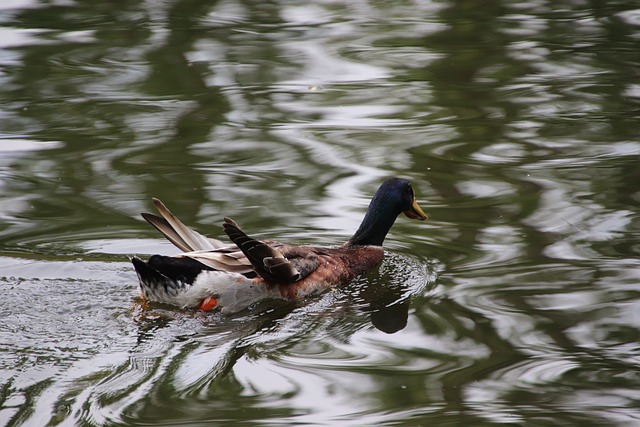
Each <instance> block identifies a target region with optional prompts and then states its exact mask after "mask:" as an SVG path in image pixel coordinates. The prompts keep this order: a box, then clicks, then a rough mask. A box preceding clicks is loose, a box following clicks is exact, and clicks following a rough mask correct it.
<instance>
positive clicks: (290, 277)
mask: <svg viewBox="0 0 640 427" xmlns="http://www.w3.org/2000/svg"><path fill="white" fill-rule="evenodd" d="M223 228H224V231H225V233H227V236H229V238H230V239H231V241H233V243H235V244H236V246H238V248H239V249H240V250H241V251H242V253H243V254H244V255H245V257H246V258H247V260H249V262H250V263H251V265H252V266H253V269H254V270H255V272H256V273H258V275H259V276H260V277H262V278H263V279H265V280H266V281H269V282H275V283H291V282H295V281H296V280H299V279H300V278H301V274H300V272H299V271H298V269H297V268H296V267H295V266H294V265H293V263H291V262H290V261H289V259H287V258H285V256H284V255H283V254H282V253H281V252H280V251H279V250H278V249H277V248H276V247H274V246H271V245H269V244H268V243H265V242H261V241H259V240H256V239H253V238H251V237H249V236H247V235H246V234H245V233H244V231H242V230H241V229H240V227H239V226H238V224H236V223H235V222H234V221H233V220H232V219H230V218H225V219H224V224H223Z"/></svg>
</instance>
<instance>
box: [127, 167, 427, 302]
mask: <svg viewBox="0 0 640 427" xmlns="http://www.w3.org/2000/svg"><path fill="white" fill-rule="evenodd" d="M153 204H154V205H155V207H156V208H157V209H158V212H159V213H160V215H161V216H157V215H154V214H151V213H142V214H141V215H142V217H143V218H144V219H145V220H147V221H148V222H149V223H150V224H151V225H153V226H154V227H155V228H157V229H158V231H160V232H161V233H162V234H163V235H164V236H165V237H166V238H167V239H169V241H171V242H172V243H173V244H174V245H175V246H177V247H178V248H179V249H180V250H182V251H183V253H181V254H179V255H176V256H162V255H153V256H151V258H149V260H148V261H147V262H145V261H142V260H141V259H140V258H137V257H133V258H132V262H133V266H134V267H135V270H136V273H137V275H138V279H139V281H140V293H141V296H142V298H143V299H144V300H146V301H156V302H162V303H168V304H172V305H176V306H181V307H185V308H196V307H197V308H199V309H201V310H205V311H208V310H212V309H215V308H219V309H220V310H221V311H222V313H225V314H228V313H234V312H237V311H240V310H243V309H245V308H247V307H249V306H251V305H252V304H254V303H256V302H258V301H261V300H264V299H270V298H278V299H286V300H293V299H300V298H304V297H307V296H310V295H314V294H317V293H320V292H322V291H323V290H326V289H328V288H331V287H334V286H338V285H341V284H344V283H347V282H349V281H351V280H353V279H354V278H356V277H358V276H359V275H361V274H363V273H365V272H367V271H369V270H371V269H372V268H374V267H375V266H377V265H378V264H380V262H381V261H382V258H383V255H384V250H383V249H382V242H383V241H384V238H385V236H386V235H387V232H388V231H389V229H390V228H391V226H392V225H393V223H394V222H395V220H396V218H397V216H398V215H399V214H400V213H402V212H404V214H405V215H406V216H407V217H409V218H411V219H419V220H426V219H427V215H426V214H425V213H424V212H423V211H422V209H421V208H420V206H419V205H418V203H417V201H416V197H415V194H414V192H413V189H412V188H411V184H410V183H409V181H407V180H406V179H401V178H390V179H387V180H386V181H385V182H383V183H382V185H381V186H380V188H378V190H377V191H376V193H375V195H374V196H373V199H372V200H371V203H370V204H369V208H368V209H367V213H366V214H365V216H364V219H363V220H362V223H361V224H360V227H359V228H358V230H357V231H356V232H355V234H354V235H353V236H352V237H351V238H350V239H349V240H348V241H347V242H346V243H344V244H343V245H341V246H338V247H334V248H327V247H320V246H306V245H305V246H294V245H288V244H284V243H279V242H274V241H259V240H256V239H253V238H251V237H249V236H247V235H246V234H245V233H244V232H243V231H242V230H241V229H240V227H239V226H238V224H236V223H235V222H234V221H233V220H231V219H229V218H224V222H223V229H224V232H225V233H226V234H227V236H228V237H229V238H230V239H231V241H232V242H233V244H225V243H223V242H221V241H219V240H216V239H212V238H208V237H205V236H203V235H202V234H200V233H198V232H196V231H194V230H192V229H191V228H189V227H187V226H185V225H184V224H183V223H182V222H181V221H180V220H178V218H176V217H175V216H174V215H173V214H172V213H171V212H170V211H169V209H167V207H166V206H165V205H164V204H163V203H162V202H161V201H160V200H158V199H155V198H154V199H153Z"/></svg>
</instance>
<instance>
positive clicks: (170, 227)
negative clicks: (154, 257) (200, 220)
mask: <svg viewBox="0 0 640 427" xmlns="http://www.w3.org/2000/svg"><path fill="white" fill-rule="evenodd" d="M152 200H153V204H154V205H155V207H156V209H158V212H160V215H162V217H159V216H158V215H154V214H152V213H146V212H145V213H142V214H141V215H142V217H143V218H144V219H145V220H147V222H148V223H149V224H151V225H153V226H154V227H155V228H156V229H157V230H158V231H159V232H161V233H162V234H163V235H164V237H166V238H167V239H169V241H170V242H171V243H173V244H174V245H176V246H177V247H178V248H179V249H180V250H182V251H184V252H191V251H204V250H212V249H218V248H222V247H223V246H224V243H223V242H221V241H220V240H217V239H211V238H208V237H205V236H203V235H202V234H200V233H198V232H197V231H195V230H192V229H191V228H189V227H187V226H186V225H184V224H183V223H182V222H181V221H180V220H179V219H178V218H177V217H176V216H175V215H174V214H173V213H171V211H170V210H169V209H167V207H166V206H165V205H164V203H162V202H161V201H160V200H159V199H156V198H155V197H154V198H153V199H152Z"/></svg>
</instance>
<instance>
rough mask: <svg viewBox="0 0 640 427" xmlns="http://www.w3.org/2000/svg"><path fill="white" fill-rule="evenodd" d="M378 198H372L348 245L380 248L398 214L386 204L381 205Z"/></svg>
mask: <svg viewBox="0 0 640 427" xmlns="http://www.w3.org/2000/svg"><path fill="white" fill-rule="evenodd" d="M381 202H382V201H381V200H380V199H379V198H378V197H374V198H373V200H371V204H369V209H367V213H366V214H365V216H364V219H363V220H362V223H361V224H360V227H359V228H358V231H356V232H355V234H354V235H353V237H351V238H350V239H349V241H348V242H347V244H349V245H375V246H382V242H384V238H385V237H386V236H387V233H388V232H389V229H390V228H391V226H392V225H393V223H394V222H395V221H396V218H397V217H398V214H399V212H393V211H392V209H391V207H390V206H389V205H388V204H385V203H381Z"/></svg>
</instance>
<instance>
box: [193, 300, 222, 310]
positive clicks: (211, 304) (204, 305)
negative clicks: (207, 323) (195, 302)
mask: <svg viewBox="0 0 640 427" xmlns="http://www.w3.org/2000/svg"><path fill="white" fill-rule="evenodd" d="M217 305H218V300H217V299H215V298H213V297H206V298H205V299H203V300H202V302H201V303H200V305H199V306H198V308H199V309H200V310H203V311H210V310H213V309H214V308H216V306H217Z"/></svg>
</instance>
